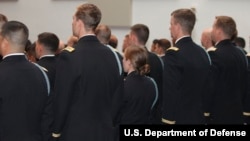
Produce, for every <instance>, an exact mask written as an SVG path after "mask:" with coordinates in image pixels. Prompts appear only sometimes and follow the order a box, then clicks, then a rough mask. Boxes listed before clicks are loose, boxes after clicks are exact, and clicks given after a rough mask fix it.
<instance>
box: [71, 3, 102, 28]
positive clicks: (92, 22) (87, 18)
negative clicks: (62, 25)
mask: <svg viewBox="0 0 250 141" xmlns="http://www.w3.org/2000/svg"><path fill="white" fill-rule="evenodd" d="M75 16H76V18H77V19H80V20H81V21H82V22H83V23H84V26H85V28H86V30H93V31H94V30H95V28H96V27H97V26H98V24H99V23H100V21H101V18H102V13H101V10H100V9H99V8H98V7H97V6H96V5H94V4H89V3H85V4H82V5H80V6H79V7H78V8H77V11H76V13H75Z"/></svg>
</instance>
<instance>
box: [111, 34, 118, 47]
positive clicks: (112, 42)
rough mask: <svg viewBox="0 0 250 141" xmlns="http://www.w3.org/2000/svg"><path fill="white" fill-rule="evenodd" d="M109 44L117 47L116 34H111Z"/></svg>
mask: <svg viewBox="0 0 250 141" xmlns="http://www.w3.org/2000/svg"><path fill="white" fill-rule="evenodd" d="M109 45H110V46H112V47H113V48H117V45H118V40H117V38H116V36H115V35H111V36H110V39H109Z"/></svg>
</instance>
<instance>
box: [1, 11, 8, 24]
mask: <svg viewBox="0 0 250 141" xmlns="http://www.w3.org/2000/svg"><path fill="white" fill-rule="evenodd" d="M7 21H8V18H7V17H6V16H5V15H3V14H1V13H0V23H1V22H4V23H6V22H7Z"/></svg>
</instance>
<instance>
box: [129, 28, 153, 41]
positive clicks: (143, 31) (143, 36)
mask: <svg viewBox="0 0 250 141" xmlns="http://www.w3.org/2000/svg"><path fill="white" fill-rule="evenodd" d="M130 29H131V31H132V33H134V34H135V35H136V37H137V38H138V41H139V42H140V43H141V44H143V45H145V44H146V42H147V41H148V37H149V28H148V27H147V26H146V25H144V24H136V25H134V26H132V27H131V28H130Z"/></svg>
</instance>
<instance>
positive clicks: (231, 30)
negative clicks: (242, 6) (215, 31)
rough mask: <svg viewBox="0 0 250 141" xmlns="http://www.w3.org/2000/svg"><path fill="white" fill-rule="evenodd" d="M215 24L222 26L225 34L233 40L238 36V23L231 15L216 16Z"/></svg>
mask: <svg viewBox="0 0 250 141" xmlns="http://www.w3.org/2000/svg"><path fill="white" fill-rule="evenodd" d="M215 18H216V22H215V24H214V26H216V27H218V28H220V29H221V30H222V31H223V32H224V34H225V35H226V36H227V37H228V38H230V39H231V40H232V41H233V40H234V39H235V38H236V37H237V33H238V32H237V29H236V23H235V21H234V20H233V18H231V17H229V16H216V17H215Z"/></svg>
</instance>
